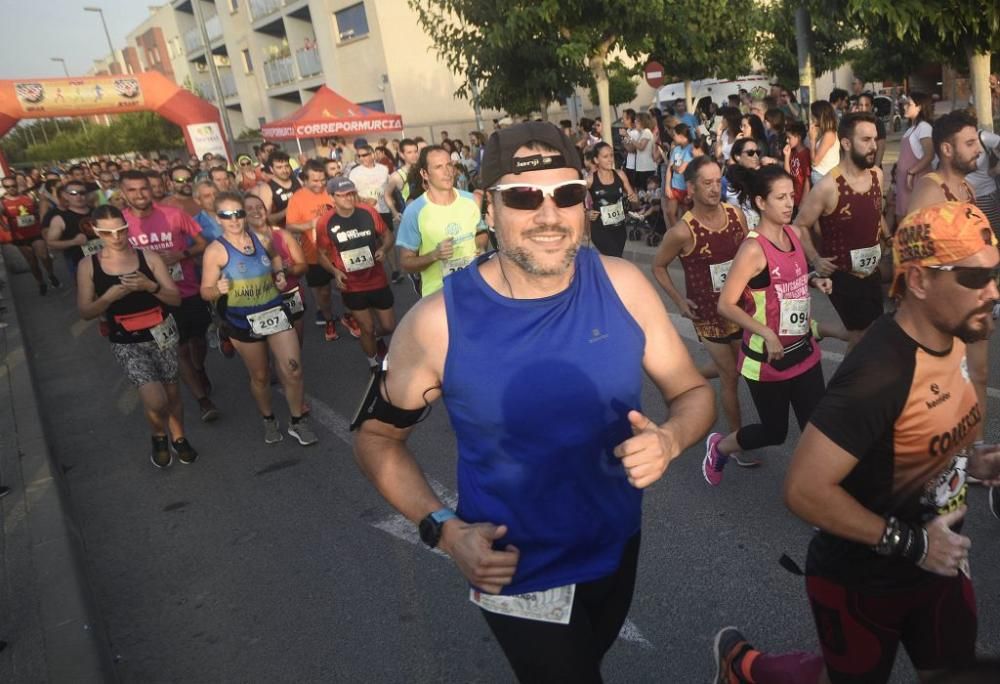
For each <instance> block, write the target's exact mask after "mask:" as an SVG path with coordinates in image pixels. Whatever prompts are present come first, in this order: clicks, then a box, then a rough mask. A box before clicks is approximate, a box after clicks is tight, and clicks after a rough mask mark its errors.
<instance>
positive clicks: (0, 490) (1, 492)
mask: <svg viewBox="0 0 1000 684" xmlns="http://www.w3.org/2000/svg"><path fill="white" fill-rule="evenodd" d="M8 494H10V487H0V499H2V498H4V497H5V496H7V495H8ZM0 650H2V649H0Z"/></svg>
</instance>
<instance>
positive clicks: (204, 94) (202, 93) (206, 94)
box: [194, 83, 215, 102]
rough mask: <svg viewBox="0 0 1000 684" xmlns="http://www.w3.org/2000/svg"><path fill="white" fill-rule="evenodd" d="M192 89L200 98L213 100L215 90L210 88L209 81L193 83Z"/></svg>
mask: <svg viewBox="0 0 1000 684" xmlns="http://www.w3.org/2000/svg"><path fill="white" fill-rule="evenodd" d="M194 91H195V94H196V95H198V96H199V97H200V98H201V99H203V100H208V101H209V102H215V92H214V91H213V90H212V84H211V83H195V84H194Z"/></svg>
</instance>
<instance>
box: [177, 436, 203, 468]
mask: <svg viewBox="0 0 1000 684" xmlns="http://www.w3.org/2000/svg"><path fill="white" fill-rule="evenodd" d="M173 445H174V452H175V453H176V454H177V460H178V461H180V462H181V463H194V462H195V461H196V460H198V452H197V451H195V450H194V447H193V446H191V442H189V441H187V439H186V438H185V437H181V438H180V439H176V440H174V442H173Z"/></svg>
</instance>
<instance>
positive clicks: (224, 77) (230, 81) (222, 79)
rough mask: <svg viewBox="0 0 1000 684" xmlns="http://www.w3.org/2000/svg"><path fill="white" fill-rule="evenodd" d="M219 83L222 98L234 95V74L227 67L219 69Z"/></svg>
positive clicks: (235, 93)
mask: <svg viewBox="0 0 1000 684" xmlns="http://www.w3.org/2000/svg"><path fill="white" fill-rule="evenodd" d="M219 83H220V84H221V85H222V99H224V100H228V99H229V98H231V97H236V95H237V92H236V76H234V75H233V72H232V71H230V70H229V69H220V70H219Z"/></svg>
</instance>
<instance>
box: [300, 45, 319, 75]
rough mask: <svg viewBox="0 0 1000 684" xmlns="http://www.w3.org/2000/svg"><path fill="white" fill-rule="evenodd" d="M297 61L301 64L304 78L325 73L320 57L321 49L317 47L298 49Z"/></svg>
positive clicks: (301, 73) (301, 72)
mask: <svg viewBox="0 0 1000 684" xmlns="http://www.w3.org/2000/svg"><path fill="white" fill-rule="evenodd" d="M295 61H296V62H298V65H299V75H300V76H302V78H309V77H310V76H315V75H316V74H321V73H323V64H322V62H320V59H319V50H317V49H316V48H302V49H301V50H296V52H295Z"/></svg>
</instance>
